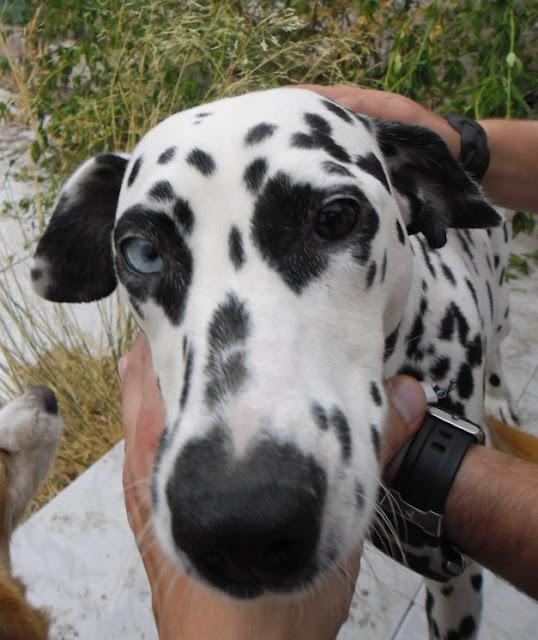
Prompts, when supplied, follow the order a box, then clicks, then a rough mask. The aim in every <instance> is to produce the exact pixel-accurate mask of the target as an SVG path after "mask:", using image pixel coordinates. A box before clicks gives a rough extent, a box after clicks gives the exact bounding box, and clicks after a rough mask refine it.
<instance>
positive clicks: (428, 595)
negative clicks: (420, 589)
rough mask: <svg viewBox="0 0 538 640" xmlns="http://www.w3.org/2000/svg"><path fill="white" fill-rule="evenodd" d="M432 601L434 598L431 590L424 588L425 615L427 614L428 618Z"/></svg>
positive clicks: (430, 613)
mask: <svg viewBox="0 0 538 640" xmlns="http://www.w3.org/2000/svg"><path fill="white" fill-rule="evenodd" d="M434 602H435V600H434V597H433V594H432V592H431V591H429V590H428V589H426V615H427V616H428V620H429V619H430V618H431V615H432V609H433V603H434Z"/></svg>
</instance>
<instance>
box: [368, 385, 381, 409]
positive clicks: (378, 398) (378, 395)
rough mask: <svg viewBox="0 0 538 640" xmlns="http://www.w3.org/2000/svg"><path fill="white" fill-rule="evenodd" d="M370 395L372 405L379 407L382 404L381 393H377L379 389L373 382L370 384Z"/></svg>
mask: <svg viewBox="0 0 538 640" xmlns="http://www.w3.org/2000/svg"><path fill="white" fill-rule="evenodd" d="M370 395H371V396H372V400H373V401H374V403H375V404H376V405H377V406H378V407H380V406H381V405H382V404H383V399H382V398H381V392H380V391H379V387H378V386H377V383H376V382H374V381H373V380H372V381H371V382H370Z"/></svg>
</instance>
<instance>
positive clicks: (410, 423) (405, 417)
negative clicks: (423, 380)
mask: <svg viewBox="0 0 538 640" xmlns="http://www.w3.org/2000/svg"><path fill="white" fill-rule="evenodd" d="M385 388H386V392H387V397H388V400H389V405H390V411H389V419H388V424H387V428H386V433H385V438H384V441H383V445H382V449H381V460H382V463H383V464H384V465H385V466H386V465H387V464H388V463H389V462H390V461H391V460H392V459H393V458H394V456H395V455H396V454H397V453H398V451H400V449H401V448H402V447H403V446H404V445H405V444H406V442H407V441H408V440H409V439H410V438H411V437H412V436H413V435H414V434H415V433H416V431H418V429H419V427H420V426H421V425H422V423H423V421H424V414H425V412H426V396H425V395H424V391H423V389H422V387H421V385H420V384H419V383H418V382H417V381H416V380H415V379H414V378H411V377H410V376H404V375H400V376H395V377H394V378H390V379H389V380H387V382H386V383H385Z"/></svg>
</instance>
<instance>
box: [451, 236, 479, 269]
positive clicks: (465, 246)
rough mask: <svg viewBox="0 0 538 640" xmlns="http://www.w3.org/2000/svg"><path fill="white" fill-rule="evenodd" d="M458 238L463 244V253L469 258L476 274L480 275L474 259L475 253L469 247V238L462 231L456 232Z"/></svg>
mask: <svg viewBox="0 0 538 640" xmlns="http://www.w3.org/2000/svg"><path fill="white" fill-rule="evenodd" d="M456 236H457V238H458V240H459V242H460V244H461V248H462V249H463V253H464V254H465V255H466V256H467V258H469V261H470V263H471V266H472V267H473V269H474V272H475V273H477V274H478V268H477V266H476V262H475V259H474V253H473V251H472V249H471V247H470V245H469V242H468V240H467V238H466V237H465V236H464V235H463V233H462V232H461V230H460V229H458V230H457V231H456Z"/></svg>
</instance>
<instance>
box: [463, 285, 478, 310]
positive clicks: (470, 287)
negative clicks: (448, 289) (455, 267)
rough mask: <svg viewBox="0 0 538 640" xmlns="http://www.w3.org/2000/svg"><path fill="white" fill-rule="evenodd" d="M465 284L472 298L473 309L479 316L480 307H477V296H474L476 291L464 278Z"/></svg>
mask: <svg viewBox="0 0 538 640" xmlns="http://www.w3.org/2000/svg"><path fill="white" fill-rule="evenodd" d="M465 284H466V285H467V288H468V289H469V291H470V292H471V296H472V297H473V301H474V304H475V307H476V309H477V311H478V312H479V315H480V307H479V305H478V296H477V295H476V289H475V288H474V285H473V283H472V282H471V281H470V280H469V278H465Z"/></svg>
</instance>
